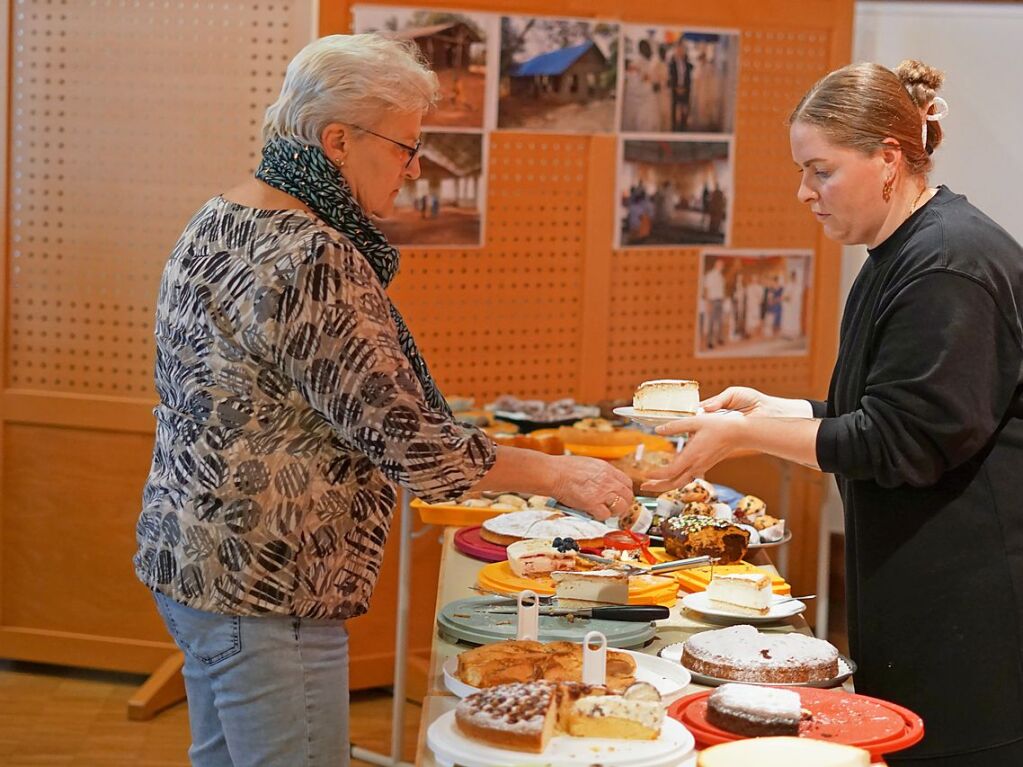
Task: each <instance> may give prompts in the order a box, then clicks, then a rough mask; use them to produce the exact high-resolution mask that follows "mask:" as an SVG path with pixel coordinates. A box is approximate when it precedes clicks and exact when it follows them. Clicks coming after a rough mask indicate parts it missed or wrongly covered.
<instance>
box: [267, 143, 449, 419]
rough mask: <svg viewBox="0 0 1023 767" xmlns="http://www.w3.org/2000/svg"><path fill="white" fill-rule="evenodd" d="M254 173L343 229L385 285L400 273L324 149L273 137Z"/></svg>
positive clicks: (440, 404) (430, 383)
mask: <svg viewBox="0 0 1023 767" xmlns="http://www.w3.org/2000/svg"><path fill="white" fill-rule="evenodd" d="M256 178H258V179H259V180H260V181H263V182H264V183H267V184H269V185H270V186H272V187H274V188H275V189H280V190H281V191H282V192H286V193H287V194H290V195H291V196H292V197H296V198H298V199H299V200H301V201H302V202H304V203H305V204H306V205H308V206H309V208H310V209H311V210H312V211H313V213H315V214H316V215H317V216H319V217H320V218H321V219H322V220H323V221H325V222H326V223H327V224H329V225H330V226H332V227H333V228H334V229H337V230H338V231H339V232H341V234H343V235H344V236H345V237H346V238H347V239H348V241H349V242H351V243H352V245H353V246H354V247H355V249H356V250H358V251H359V252H360V253H361V254H362V255H363V257H364V258H365V259H366V260H367V261H368V262H369V264H370V266H372V267H373V271H374V272H376V275H377V277H378V278H380V283H381V284H382V285H383V286H384V290H385V291H386V289H387V286H388V285H390V284H391V280H393V279H394V276H395V275H396V274H397V273H398V262H399V259H400V257H399V254H398V249H397V248H395V247H394V246H393V245H391V244H390V243H389V242H387V238H385V237H384V235H383V234H382V233H381V231H380V230H379V229H377V228H376V226H375V225H374V224H373V222H372V221H370V220H369V217H368V216H367V215H366V213H365V211H363V209H362V207H361V206H360V205H359V203H358V202H356V201H355V198H354V197H353V196H352V191H351V189H350V188H349V187H348V182H346V181H345V178H344V176H342V175H341V172H340V171H339V170H338V169H337V168H335V167H334V165H333V164H331V162H330V161H329V160H328V159H327V157H326V155H324V154H323V151H322V150H321V149H319V148H318V147H312V146H305V145H304V144H300V143H298V142H297V141H292V140H289V139H282V138H275V139H271V140H270V141H268V142H267V143H266V145H265V146H264V147H263V161H262V162H261V163H260V164H259V167H258V168H257V169H256ZM388 305H389V307H390V310H391V317H392V318H393V319H394V324H395V325H396V326H397V328H398V340H399V342H400V343H401V350H402V351H403V352H404V353H405V356H406V357H407V358H408V361H409V363H410V364H411V365H412V369H413V370H415V372H416V376H417V377H418V378H419V383H420V384H421V385H422V387H423V392H424V393H425V395H426V401H427V403H428V404H429V405H430V407H432V408H433V409H434V410H438V411H440V412H442V413H446V414H448V415H450V413H451V410H450V408H448V405H447V402H445V401H444V396H443V395H442V394H441V393H440V391H439V390H438V389H437V385H436V383H434V380H433V376H431V375H430V370H429V368H428V367H427V366H426V360H424V359H423V357H422V355H421V354H420V353H419V348H418V347H417V346H416V341H415V339H414V338H413V337H412V333H411V332H410V331H409V329H408V326H407V325H406V324H405V320H404V319H403V318H402V316H401V313H400V312H399V311H398V309H397V307H396V306H395V305H394V304H393V303H392V302H391V301H390V299H388Z"/></svg>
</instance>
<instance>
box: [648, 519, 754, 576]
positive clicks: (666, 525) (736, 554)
mask: <svg viewBox="0 0 1023 767" xmlns="http://www.w3.org/2000/svg"><path fill="white" fill-rule="evenodd" d="M661 535H662V536H663V537H664V548H665V550H666V551H667V552H668V553H669V554H671V555H672V556H673V557H675V558H676V559H685V558H687V557H697V556H703V555H707V556H710V557H714V558H715V559H718V560H720V563H721V564H730V563H732V562H738V561H739V560H741V559H742V558H743V556H745V554H746V547H747V546H748V545H749V533H748V532H747V531H745V530H743V529H742V528H741V527H738V526H736V525H734V524H732V523H731V522H727V521H725V520H721V519H714V518H713V517H707V516H702V515H689V514H685V515H683V516H680V517H671V518H670V519H666V520H664V521H663V522H662V523H661Z"/></svg>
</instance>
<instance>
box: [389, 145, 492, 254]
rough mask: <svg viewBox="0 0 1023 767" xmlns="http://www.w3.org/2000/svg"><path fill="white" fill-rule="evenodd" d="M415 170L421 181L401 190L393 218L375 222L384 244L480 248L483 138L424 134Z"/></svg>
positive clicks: (407, 183) (411, 183) (415, 180)
mask: <svg viewBox="0 0 1023 767" xmlns="http://www.w3.org/2000/svg"><path fill="white" fill-rule="evenodd" d="M419 167H420V175H419V178H417V179H409V180H407V181H406V182H405V184H404V186H402V188H401V192H399V194H398V197H397V199H396V200H395V203H394V213H393V214H392V215H390V216H388V218H387V219H384V220H381V221H379V222H378V225H379V227H380V229H381V231H383V233H384V234H385V235H387V239H388V240H390V241H391V242H393V243H394V244H396V245H424V246H444V245H451V246H475V245H479V244H480V243H481V236H482V229H483V225H482V212H483V208H484V202H485V200H484V190H483V135H482V134H480V133H444V132H438V133H434V132H430V133H424V134H423V146H422V149H421V150H420V153H419Z"/></svg>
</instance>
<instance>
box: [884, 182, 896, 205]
mask: <svg viewBox="0 0 1023 767" xmlns="http://www.w3.org/2000/svg"><path fill="white" fill-rule="evenodd" d="M893 186H895V179H894V178H890V179H888V180H887V181H885V182H884V186H883V187H881V199H883V200H884V201H885V202H888V201H889V200H891V199H892V187H893Z"/></svg>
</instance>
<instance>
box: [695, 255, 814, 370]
mask: <svg viewBox="0 0 1023 767" xmlns="http://www.w3.org/2000/svg"><path fill="white" fill-rule="evenodd" d="M812 274H813V254H812V253H811V252H810V251H741V250H736V251H704V252H703V253H702V254H701V262H700V279H699V283H698V291H699V296H698V300H697V307H698V308H697V315H698V316H697V333H696V349H695V352H696V356H697V357H775V356H786V355H800V354H807V353H808V351H809V344H808V341H807V325H808V320H809V317H810V302H809V296H810V283H811V276H812Z"/></svg>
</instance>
